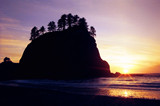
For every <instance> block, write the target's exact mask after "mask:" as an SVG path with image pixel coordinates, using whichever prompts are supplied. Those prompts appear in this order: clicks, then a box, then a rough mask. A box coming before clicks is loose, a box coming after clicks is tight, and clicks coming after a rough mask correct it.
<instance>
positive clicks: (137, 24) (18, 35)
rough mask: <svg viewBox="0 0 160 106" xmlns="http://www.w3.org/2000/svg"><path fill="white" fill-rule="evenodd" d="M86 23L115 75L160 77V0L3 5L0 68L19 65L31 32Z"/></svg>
mask: <svg viewBox="0 0 160 106" xmlns="http://www.w3.org/2000/svg"><path fill="white" fill-rule="evenodd" d="M68 13H72V14H73V15H75V14H77V15H79V16H80V17H85V18H86V19H87V22H88V24H89V25H91V26H94V27H95V28H96V31H97V32H96V34H97V36H96V38H95V39H96V42H97V46H98V48H99V51H100V54H101V57H102V59H103V60H106V61H108V63H109V64H110V66H111V72H113V73H114V72H122V73H123V71H124V70H128V71H129V73H160V0H79V1H78V0H3V1H2V0H1V3H0V62H2V61H3V58H4V57H6V56H7V57H10V58H11V60H12V61H13V62H19V59H20V57H21V56H22V53H23V51H24V49H25V47H26V46H27V44H28V43H29V42H30V41H29V38H30V30H31V29H32V27H33V26H37V27H41V26H42V25H43V26H45V27H46V28H47V24H48V23H49V21H55V22H57V20H58V19H59V18H60V16H61V15H62V14H68Z"/></svg>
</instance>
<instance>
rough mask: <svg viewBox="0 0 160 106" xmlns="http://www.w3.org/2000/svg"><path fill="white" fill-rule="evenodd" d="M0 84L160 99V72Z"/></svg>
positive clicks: (86, 93) (10, 81)
mask: <svg viewBox="0 0 160 106" xmlns="http://www.w3.org/2000/svg"><path fill="white" fill-rule="evenodd" d="M0 85H3V86H11V87H25V88H37V89H45V90H53V91H59V92H66V93H71V94H82V95H102V96H112V97H124V98H143V99H144V98H145V99H157V100H160V74H136V75H129V74H126V75H121V76H119V77H101V78H94V79H85V80H84V79H83V80H49V79H43V80H42V79H34V80H9V81H0Z"/></svg>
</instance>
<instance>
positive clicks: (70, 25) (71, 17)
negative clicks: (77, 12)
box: [67, 13, 73, 28]
mask: <svg viewBox="0 0 160 106" xmlns="http://www.w3.org/2000/svg"><path fill="white" fill-rule="evenodd" d="M67 25H68V28H71V27H72V25H73V15H72V14H71V13H69V14H68V15H67Z"/></svg>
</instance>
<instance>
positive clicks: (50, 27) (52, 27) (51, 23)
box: [48, 21, 56, 32]
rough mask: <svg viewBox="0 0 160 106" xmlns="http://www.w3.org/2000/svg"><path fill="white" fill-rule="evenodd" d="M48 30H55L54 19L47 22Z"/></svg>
mask: <svg viewBox="0 0 160 106" xmlns="http://www.w3.org/2000/svg"><path fill="white" fill-rule="evenodd" d="M48 31H49V32H54V31H56V24H55V22H54V21H51V22H49V24H48Z"/></svg>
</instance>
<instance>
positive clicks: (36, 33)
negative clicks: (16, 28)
mask: <svg viewBox="0 0 160 106" xmlns="http://www.w3.org/2000/svg"><path fill="white" fill-rule="evenodd" d="M38 36H39V30H38V28H37V27H36V26H34V27H33V28H32V30H31V37H30V40H35V39H36V38H37V37H38Z"/></svg>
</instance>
